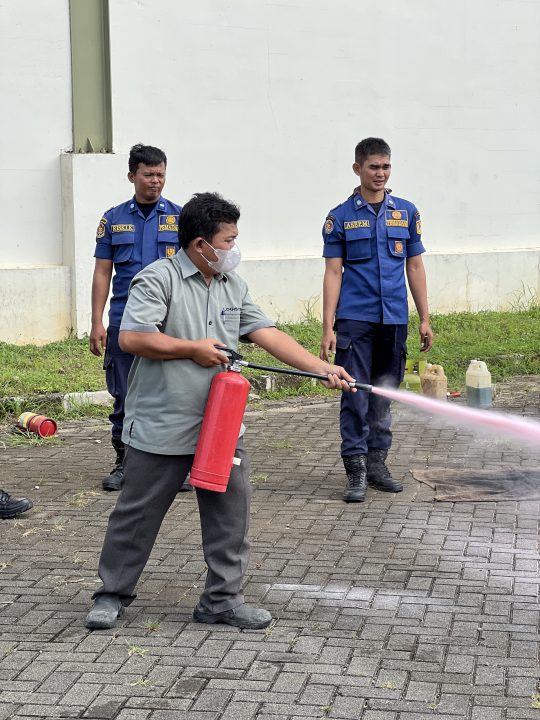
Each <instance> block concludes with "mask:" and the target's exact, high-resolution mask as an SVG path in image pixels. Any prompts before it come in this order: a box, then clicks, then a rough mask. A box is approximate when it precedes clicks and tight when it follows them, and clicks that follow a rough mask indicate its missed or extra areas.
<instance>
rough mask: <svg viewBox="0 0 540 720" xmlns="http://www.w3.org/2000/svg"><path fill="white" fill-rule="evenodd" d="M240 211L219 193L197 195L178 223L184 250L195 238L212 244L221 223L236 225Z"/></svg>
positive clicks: (190, 201) (184, 210)
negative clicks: (200, 238)
mask: <svg viewBox="0 0 540 720" xmlns="http://www.w3.org/2000/svg"><path fill="white" fill-rule="evenodd" d="M239 217H240V209H239V208H238V207H237V206H236V205H234V204H233V203H231V202H229V201H228V200H225V199H224V198H222V197H221V195H218V194H217V193H210V192H206V193H196V194H195V195H194V196H193V197H192V198H191V200H188V202H187V203H186V204H185V205H184V207H183V208H182V212H181V213H180V220H179V222H178V237H179V240H180V246H181V247H182V248H184V250H185V249H186V248H187V247H188V245H189V243H190V242H191V241H192V240H194V239H195V238H198V237H202V238H204V239H205V240H206V241H207V242H209V243H210V244H212V239H213V237H214V235H216V234H217V233H218V232H219V230H220V227H219V226H220V225H221V223H227V224H230V225H234V224H235V223H237V222H238V219H239Z"/></svg>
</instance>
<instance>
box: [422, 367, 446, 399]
mask: <svg viewBox="0 0 540 720" xmlns="http://www.w3.org/2000/svg"><path fill="white" fill-rule="evenodd" d="M420 381H421V384H422V393H423V394H424V395H427V396H428V397H432V398H438V399H439V400H446V393H447V392H448V380H447V379H446V375H445V374H444V369H443V367H442V365H431V364H428V365H426V369H425V370H424V373H423V375H422V377H421V378H420Z"/></svg>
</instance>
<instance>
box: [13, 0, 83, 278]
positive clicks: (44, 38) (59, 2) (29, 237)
mask: <svg viewBox="0 0 540 720" xmlns="http://www.w3.org/2000/svg"><path fill="white" fill-rule="evenodd" d="M69 35H70V33H69V5H68V0H54V2H46V3H42V2H39V0H16V1H15V0H11V1H9V0H3V2H1V3H0V67H1V68H2V70H1V72H0V97H1V98H2V115H1V119H0V132H1V135H2V153H0V188H1V191H0V203H1V205H0V209H1V211H2V224H1V226H0V268H7V267H16V266H21V267H28V266H31V265H43V264H45V265H61V264H62V234H61V233H62V214H61V199H60V198H61V192H60V163H59V159H58V158H59V155H60V152H61V151H62V150H63V149H65V148H71V142H72V139H71V127H72V124H71V69H70V68H71V60H70V37H69Z"/></svg>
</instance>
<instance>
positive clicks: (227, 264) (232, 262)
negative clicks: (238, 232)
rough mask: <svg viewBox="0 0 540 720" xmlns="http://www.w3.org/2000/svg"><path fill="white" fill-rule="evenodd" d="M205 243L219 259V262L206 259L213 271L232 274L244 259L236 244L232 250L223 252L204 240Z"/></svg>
mask: <svg viewBox="0 0 540 720" xmlns="http://www.w3.org/2000/svg"><path fill="white" fill-rule="evenodd" d="M203 240H204V238H203ZM204 242H205V243H206V244H207V245H208V246H209V247H211V248H212V250H213V251H214V252H215V254H216V255H217V258H218V259H217V260H207V259H206V258H204V259H205V260H206V262H207V263H208V264H209V265H210V267H211V268H212V269H213V270H215V271H216V272H230V271H231V270H234V269H235V268H237V267H238V265H239V264H240V260H241V259H242V254H241V252H240V248H239V247H238V245H236V244H235V245H234V247H232V248H231V249H230V250H221V249H220V248H215V247H214V246H213V245H210V243H209V242H206V240H204ZM203 257H204V255H203Z"/></svg>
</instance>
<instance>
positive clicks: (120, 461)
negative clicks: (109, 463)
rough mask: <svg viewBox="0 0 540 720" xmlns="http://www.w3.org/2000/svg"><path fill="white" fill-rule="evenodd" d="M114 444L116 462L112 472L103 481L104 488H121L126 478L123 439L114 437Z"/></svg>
mask: <svg viewBox="0 0 540 720" xmlns="http://www.w3.org/2000/svg"><path fill="white" fill-rule="evenodd" d="M111 442H112V446H113V448H114V449H115V450H116V462H115V464H114V467H113V469H112V470H111V474H110V475H107V477H106V478H105V479H104V480H103V482H102V487H103V489H104V490H120V488H121V487H122V481H123V480H124V454H125V448H124V443H123V442H122V441H121V440H115V439H114V438H113V439H112V441H111Z"/></svg>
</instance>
